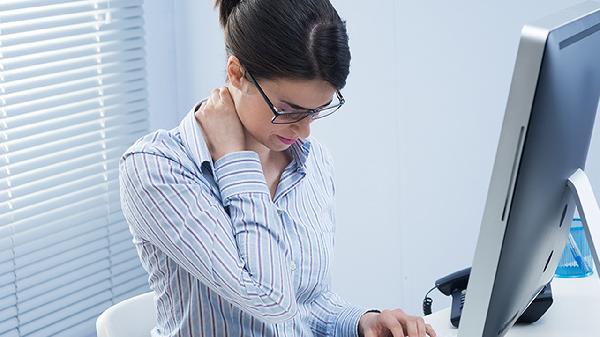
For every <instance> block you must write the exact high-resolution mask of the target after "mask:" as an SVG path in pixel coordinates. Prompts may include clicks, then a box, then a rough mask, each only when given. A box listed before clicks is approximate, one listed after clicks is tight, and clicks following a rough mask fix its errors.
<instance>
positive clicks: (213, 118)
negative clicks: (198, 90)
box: [195, 87, 246, 161]
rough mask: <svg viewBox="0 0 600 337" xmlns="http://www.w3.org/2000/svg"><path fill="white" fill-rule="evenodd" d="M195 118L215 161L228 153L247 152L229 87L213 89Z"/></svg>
mask: <svg viewBox="0 0 600 337" xmlns="http://www.w3.org/2000/svg"><path fill="white" fill-rule="evenodd" d="M195 116H196V120H197V121H198V123H199V124H200V126H201V127H202V130H203V132H204V138H205V141H206V144H207V146H208V150H209V151H210V153H211V155H212V158H213V160H214V161H216V160H218V159H219V158H221V157H223V156H224V155H226V154H228V153H231V152H237V151H244V150H245V147H246V140H245V132H244V127H243V126H242V122H241V121H240V118H239V116H238V114H237V111H236V110H235V105H234V104H233V98H232V97H231V93H230V92H229V89H228V88H227V87H221V88H217V89H213V90H212V92H211V95H210V97H209V98H208V99H207V100H206V102H204V103H202V105H201V106H200V108H199V109H198V110H197V111H196V113H195Z"/></svg>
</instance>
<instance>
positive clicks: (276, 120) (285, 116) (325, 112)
mask: <svg viewBox="0 0 600 337" xmlns="http://www.w3.org/2000/svg"><path fill="white" fill-rule="evenodd" d="M246 72H247V73H248V75H250V79H251V80H252V82H253V83H254V85H255V86H256V88H257V89H258V91H259V92H260V94H261V96H262V97H263V99H264V100H265V102H266V103H267V105H268V106H269V108H271V111H272V112H273V115H274V116H273V118H272V119H271V123H273V124H292V123H296V122H299V121H301V120H303V119H304V118H306V117H310V118H312V119H313V120H315V119H319V118H323V117H327V116H329V115H331V114H332V113H334V112H336V111H337V110H338V109H339V108H341V107H342V105H344V103H346V100H345V99H344V97H343V96H342V93H341V92H340V91H339V90H336V97H335V98H334V99H333V100H332V101H331V102H330V103H329V104H327V106H324V107H320V108H316V109H301V108H299V109H296V108H293V107H290V108H291V110H290V111H286V110H284V109H277V108H276V107H275V106H274V105H273V103H271V100H270V99H269V97H267V94H265V92H264V91H263V90H262V88H261V87H260V85H259V84H258V81H257V80H256V78H254V76H252V74H251V73H250V72H249V71H246Z"/></svg>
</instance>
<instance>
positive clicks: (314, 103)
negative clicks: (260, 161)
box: [228, 70, 336, 151]
mask: <svg viewBox="0 0 600 337" xmlns="http://www.w3.org/2000/svg"><path fill="white" fill-rule="evenodd" d="M228 74H229V88H230V92H231V93H232V97H233V100H234V103H235V107H236V110H237V112H238V115H239V117H240V120H241V122H242V125H243V126H244V128H245V129H246V132H247V136H249V138H250V139H247V141H255V142H258V143H260V144H262V145H263V146H265V147H267V148H269V149H270V150H272V151H284V150H286V149H287V148H289V147H290V146H291V144H290V142H286V141H285V139H288V140H292V141H294V140H297V139H298V138H302V139H305V138H308V136H309V135H310V124H311V123H312V121H313V120H312V119H311V118H310V117H307V118H304V119H302V120H300V121H298V122H296V123H292V124H273V123H271V120H272V119H273V117H274V114H273V112H272V111H271V109H270V107H269V105H268V104H267V102H266V101H265V99H264V98H263V96H262V95H261V94H260V92H259V90H258V88H257V87H256V86H255V85H254V83H253V82H252V81H251V80H249V79H247V78H245V77H243V76H242V75H241V74H238V76H237V77H236V78H232V76H231V72H229V70H228ZM257 80H258V84H259V85H260V87H261V88H262V90H263V91H264V93H265V94H266V95H267V97H268V98H269V100H270V101H271V103H272V104H273V105H274V106H275V107H276V108H277V109H278V110H286V111H290V110H292V109H291V106H293V107H302V108H305V109H315V108H318V107H322V106H324V105H327V104H328V103H329V102H331V100H332V97H333V96H334V95H335V93H336V89H335V87H334V86H332V85H331V84H330V83H329V82H326V81H323V80H297V79H274V80H261V79H257ZM290 104H291V106H290ZM247 138H248V137H247ZM281 138H285V139H283V140H282V139H281ZM253 145H257V144H253Z"/></svg>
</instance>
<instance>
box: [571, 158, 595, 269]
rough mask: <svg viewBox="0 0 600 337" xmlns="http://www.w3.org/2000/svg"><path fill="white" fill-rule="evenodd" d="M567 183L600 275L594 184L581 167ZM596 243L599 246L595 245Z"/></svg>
mask: <svg viewBox="0 0 600 337" xmlns="http://www.w3.org/2000/svg"><path fill="white" fill-rule="evenodd" d="M567 184H568V185H569V187H570V189H571V192H572V193H573V197H574V198H575V202H576V203H577V211H578V212H579V216H580V217H581V222H582V223H583V228H584V231H585V236H586V238H587V242H588V245H589V246H590V251H591V252H592V258H593V259H594V265H595V266H596V275H597V276H598V277H600V260H598V251H597V250H596V247H600V208H599V207H598V202H597V201H596V197H595V196H594V192H593V191H592V185H591V184H590V180H589V179H588V177H587V175H586V174H585V172H583V170H581V169H577V171H576V172H575V173H573V175H572V176H571V177H569V180H568V182H567ZM595 244H596V245H598V246H595ZM590 267H591V266H590Z"/></svg>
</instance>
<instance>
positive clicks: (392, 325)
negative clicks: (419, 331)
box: [380, 310, 416, 337]
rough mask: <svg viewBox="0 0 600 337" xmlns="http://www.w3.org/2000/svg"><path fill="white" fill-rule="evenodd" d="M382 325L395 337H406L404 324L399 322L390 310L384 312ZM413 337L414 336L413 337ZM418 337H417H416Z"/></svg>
mask: <svg viewBox="0 0 600 337" xmlns="http://www.w3.org/2000/svg"><path fill="white" fill-rule="evenodd" d="M380 315H381V316H380V318H381V321H382V323H383V324H384V326H385V327H386V328H388V329H389V330H390V332H391V333H392V335H393V336H394V337H405V334H404V329H403V328H402V324H400V322H399V321H398V318H397V317H396V315H395V314H394V313H393V312H392V311H390V310H384V311H382V312H381V314H380ZM411 337H412V336H411ZM415 337H416V336H415Z"/></svg>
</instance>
